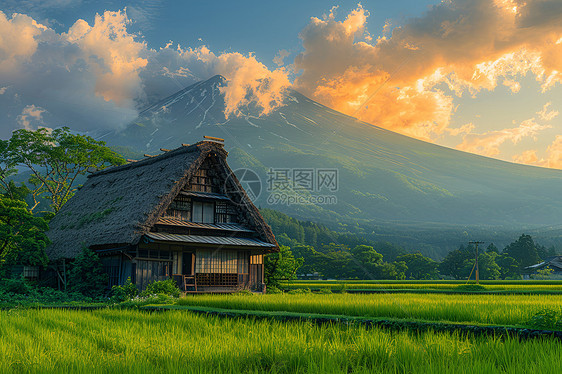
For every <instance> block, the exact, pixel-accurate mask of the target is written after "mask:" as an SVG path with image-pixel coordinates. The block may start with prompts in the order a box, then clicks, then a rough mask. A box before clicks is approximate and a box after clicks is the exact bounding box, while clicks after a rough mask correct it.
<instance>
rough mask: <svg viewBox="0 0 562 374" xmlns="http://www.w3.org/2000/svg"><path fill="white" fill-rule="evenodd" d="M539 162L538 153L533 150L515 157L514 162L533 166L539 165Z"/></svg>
mask: <svg viewBox="0 0 562 374" xmlns="http://www.w3.org/2000/svg"><path fill="white" fill-rule="evenodd" d="M538 161H539V158H538V156H537V151H536V150H533V149H530V150H528V151H524V152H523V153H521V154H519V155H515V156H513V162H517V163H518V164H526V165H533V164H537V162H538Z"/></svg>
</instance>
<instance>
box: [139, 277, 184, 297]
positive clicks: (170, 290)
mask: <svg viewBox="0 0 562 374" xmlns="http://www.w3.org/2000/svg"><path fill="white" fill-rule="evenodd" d="M158 294H164V295H168V296H172V297H179V296H180V289H179V288H178V286H177V285H176V282H175V281H174V280H173V279H166V280H163V281H155V282H152V283H150V284H149V285H148V286H147V287H146V289H145V290H144V291H142V292H141V293H140V296H141V297H146V296H149V295H158Z"/></svg>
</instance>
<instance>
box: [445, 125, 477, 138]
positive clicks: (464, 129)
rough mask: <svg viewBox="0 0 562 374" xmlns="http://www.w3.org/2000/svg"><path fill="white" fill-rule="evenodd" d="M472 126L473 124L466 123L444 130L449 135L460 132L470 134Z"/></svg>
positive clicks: (459, 133)
mask: <svg viewBox="0 0 562 374" xmlns="http://www.w3.org/2000/svg"><path fill="white" fill-rule="evenodd" d="M474 128H475V126H474V124H472V123H467V124H464V125H462V126H461V127H458V128H456V129H452V128H448V129H446V130H447V132H448V133H449V134H450V135H451V136H458V135H461V134H470V133H471V132H472V131H473V130H474Z"/></svg>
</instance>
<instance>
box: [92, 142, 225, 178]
mask: <svg viewBox="0 0 562 374" xmlns="http://www.w3.org/2000/svg"><path fill="white" fill-rule="evenodd" d="M202 146H209V147H212V148H217V150H222V151H224V145H223V144H221V143H218V142H215V141H209V140H202V141H200V142H197V143H195V144H191V145H188V146H181V147H178V148H175V149H173V150H171V151H168V152H165V153H162V154H160V155H157V156H153V157H147V158H144V159H142V160H139V161H135V162H129V163H127V164H124V165H119V166H113V167H109V168H107V169H103V170H100V171H97V172H95V173H92V174H90V175H88V178H93V177H97V176H100V175H105V174H110V173H115V172H119V171H123V170H129V169H133V168H137V167H142V166H146V165H151V164H153V163H155V162H159V161H162V160H165V159H167V158H170V157H175V156H177V155H180V154H182V153H191V152H195V151H196V150H197V149H201V147H202Z"/></svg>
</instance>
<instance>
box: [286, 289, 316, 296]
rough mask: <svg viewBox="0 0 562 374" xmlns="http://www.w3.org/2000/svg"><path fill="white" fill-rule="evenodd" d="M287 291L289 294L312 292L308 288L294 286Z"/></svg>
mask: <svg viewBox="0 0 562 374" xmlns="http://www.w3.org/2000/svg"><path fill="white" fill-rule="evenodd" d="M287 293H288V294H290V295H302V294H309V293H312V291H310V288H295V289H294V290H290V291H289V292H287Z"/></svg>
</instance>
